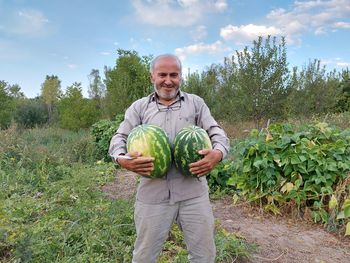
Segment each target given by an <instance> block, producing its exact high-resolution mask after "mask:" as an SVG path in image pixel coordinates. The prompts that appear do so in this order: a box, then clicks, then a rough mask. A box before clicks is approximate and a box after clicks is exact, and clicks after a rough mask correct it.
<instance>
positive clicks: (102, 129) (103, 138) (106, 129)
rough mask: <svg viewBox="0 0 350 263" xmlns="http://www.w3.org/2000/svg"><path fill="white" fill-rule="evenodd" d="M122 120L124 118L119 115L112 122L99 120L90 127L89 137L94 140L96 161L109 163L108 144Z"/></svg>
mask: <svg viewBox="0 0 350 263" xmlns="http://www.w3.org/2000/svg"><path fill="white" fill-rule="evenodd" d="M123 119H124V116H123V115H121V114H119V115H117V116H116V118H115V120H114V121H110V120H100V121H98V122H96V123H95V124H93V125H92V129H91V135H92V136H93V138H94V142H95V146H96V151H97V158H98V159H101V160H104V161H111V158H110V156H109V155H108V149H109V143H110V141H111V139H112V137H113V135H114V133H115V132H116V131H117V129H118V127H119V125H120V123H121V122H122V121H123Z"/></svg>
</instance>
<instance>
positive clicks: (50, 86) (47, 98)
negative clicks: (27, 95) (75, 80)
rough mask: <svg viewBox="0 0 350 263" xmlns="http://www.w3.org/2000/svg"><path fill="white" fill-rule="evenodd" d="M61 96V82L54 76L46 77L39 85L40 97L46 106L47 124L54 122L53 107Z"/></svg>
mask: <svg viewBox="0 0 350 263" xmlns="http://www.w3.org/2000/svg"><path fill="white" fill-rule="evenodd" d="M61 94H62V91H61V80H59V78H58V77H57V76H55V75H51V76H49V75H46V79H45V81H44V83H43V84H42V85H41V97H42V98H43V100H44V102H45V104H46V106H47V112H48V115H49V123H51V122H52V121H53V120H54V113H55V106H56V104H57V102H58V100H59V98H60V96H61Z"/></svg>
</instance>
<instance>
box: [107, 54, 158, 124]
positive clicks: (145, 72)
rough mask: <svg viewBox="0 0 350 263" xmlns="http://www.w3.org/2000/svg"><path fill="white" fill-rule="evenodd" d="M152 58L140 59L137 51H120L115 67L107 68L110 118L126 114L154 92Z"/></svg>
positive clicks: (144, 57)
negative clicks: (135, 103) (151, 69)
mask: <svg viewBox="0 0 350 263" xmlns="http://www.w3.org/2000/svg"><path fill="white" fill-rule="evenodd" d="M151 58H152V57H151V56H143V57H140V56H139V55H138V53H137V52H136V51H127V50H122V49H118V58H117V60H116V65H115V67H114V68H113V69H110V68H107V67H106V68H105V84H106V89H107V94H106V100H107V101H106V103H107V109H108V112H109V113H110V114H111V116H110V117H112V116H115V115H116V114H122V113H124V111H125V110H126V108H127V107H128V106H129V105H130V104H131V103H132V102H133V101H135V100H136V99H139V98H141V97H143V96H146V95H147V94H148V93H149V92H150V91H151V90H152V88H151V82H150V77H149V64H150V60H151Z"/></svg>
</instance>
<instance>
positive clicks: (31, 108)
mask: <svg viewBox="0 0 350 263" xmlns="http://www.w3.org/2000/svg"><path fill="white" fill-rule="evenodd" d="M14 119H15V121H16V123H17V124H18V125H19V126H21V127H23V128H33V127H35V126H42V125H43V124H45V123H47V121H48V114H47V108H46V105H45V103H44V102H43V101H42V98H40V97H37V98H34V99H24V100H22V101H21V103H19V104H18V105H17V107H16V110H15V112H14Z"/></svg>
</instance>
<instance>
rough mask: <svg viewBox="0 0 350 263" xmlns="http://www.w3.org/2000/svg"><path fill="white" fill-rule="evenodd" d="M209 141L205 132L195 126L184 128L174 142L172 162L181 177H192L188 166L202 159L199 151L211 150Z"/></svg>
mask: <svg viewBox="0 0 350 263" xmlns="http://www.w3.org/2000/svg"><path fill="white" fill-rule="evenodd" d="M212 148H213V147H212V145H211V141H210V139H209V136H208V134H207V132H206V131H205V130H203V129H202V128H199V127H197V126H189V127H185V128H183V129H182V130H180V131H179V133H178V134H177V135H176V137H175V140H174V161H175V165H176V167H177V168H178V169H179V170H180V171H181V173H182V174H183V175H186V176H190V175H192V174H191V172H190V170H189V167H188V165H189V164H190V163H194V162H196V161H199V160H200V159H202V158H203V155H200V154H199V153H198V151H199V150H203V149H212Z"/></svg>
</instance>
